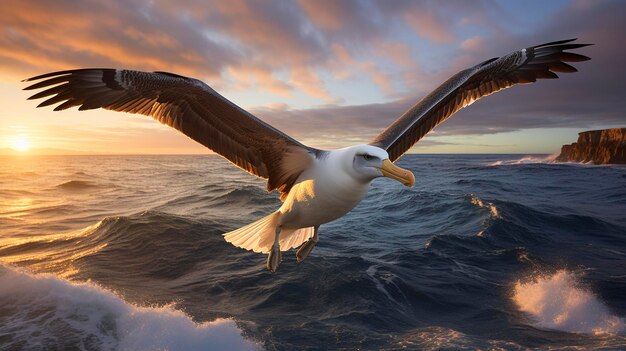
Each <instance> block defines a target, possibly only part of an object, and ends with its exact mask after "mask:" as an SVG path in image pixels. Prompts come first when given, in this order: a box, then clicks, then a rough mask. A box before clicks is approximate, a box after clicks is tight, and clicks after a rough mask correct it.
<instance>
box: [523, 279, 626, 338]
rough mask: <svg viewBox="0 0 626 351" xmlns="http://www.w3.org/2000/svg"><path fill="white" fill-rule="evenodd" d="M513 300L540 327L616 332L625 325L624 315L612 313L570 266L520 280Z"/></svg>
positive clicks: (577, 331)
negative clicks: (568, 268) (548, 273)
mask: <svg viewBox="0 0 626 351" xmlns="http://www.w3.org/2000/svg"><path fill="white" fill-rule="evenodd" d="M513 301H514V302H515V304H516V305H517V306H518V308H519V309H520V310H521V311H523V312H525V313H527V314H528V315H530V316H531V317H532V319H533V322H534V324H535V326H537V327H539V328H544V329H556V330H562V331H566V332H574V333H592V334H605V333H611V334H615V333H620V332H622V331H623V330H624V327H625V321H624V319H622V318H619V317H617V316H615V315H613V314H611V312H610V311H609V309H608V308H607V307H606V306H605V305H604V304H603V303H602V301H600V299H598V297H597V296H595V295H594V294H593V293H592V292H591V291H589V290H587V289H585V288H584V287H582V286H581V284H580V282H579V281H578V279H577V277H576V275H575V274H574V273H572V272H569V271H566V270H560V271H558V272H556V273H554V274H552V275H547V276H540V277H535V278H533V279H531V280H530V281H527V282H522V281H518V282H517V283H515V288H514V297H513Z"/></svg>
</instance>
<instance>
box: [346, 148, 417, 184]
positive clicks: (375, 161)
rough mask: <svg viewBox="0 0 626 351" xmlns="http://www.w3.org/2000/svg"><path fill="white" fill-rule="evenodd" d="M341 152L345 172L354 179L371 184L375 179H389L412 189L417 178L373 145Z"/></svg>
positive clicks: (385, 152)
mask: <svg viewBox="0 0 626 351" xmlns="http://www.w3.org/2000/svg"><path fill="white" fill-rule="evenodd" d="M337 151H339V154H338V156H339V157H340V158H341V164H342V165H343V168H344V170H345V171H346V173H348V174H349V175H350V176H352V177H353V178H354V179H356V180H358V181H361V182H371V181H372V180H374V179H375V178H379V177H388V178H391V179H394V180H397V181H399V182H400V183H402V184H404V185H406V186H409V187H412V186H413V185H414V184H415V176H413V173H412V172H411V171H409V170H407V169H404V168H401V167H398V166H396V165H395V164H393V162H391V161H390V160H389V154H388V153H387V151H385V150H383V149H381V148H379V147H376V146H372V145H367V144H363V145H356V146H351V147H348V148H345V149H341V150H337Z"/></svg>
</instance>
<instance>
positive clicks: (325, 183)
mask: <svg viewBox="0 0 626 351" xmlns="http://www.w3.org/2000/svg"><path fill="white" fill-rule="evenodd" d="M349 149H350V148H346V149H338V150H332V151H328V152H326V153H324V154H323V155H322V156H321V157H319V158H317V159H316V160H315V161H314V162H313V164H312V165H311V167H309V168H308V169H307V170H306V171H304V172H302V174H301V175H300V177H299V178H298V180H297V181H296V184H295V185H294V186H293V187H292V188H291V190H290V191H289V194H288V195H287V198H286V199H285V201H284V203H283V205H282V206H281V207H280V210H279V211H280V212H281V213H283V216H284V220H283V223H284V226H285V227H286V228H304V227H312V226H316V225H321V224H324V223H328V222H331V221H334V220H335V219H337V218H340V217H343V216H344V215H345V214H346V213H348V212H350V211H351V210H352V209H353V208H354V207H355V206H356V205H358V204H359V202H361V200H362V199H363V197H364V196H365V194H366V193H367V190H368V189H369V185H370V182H369V181H364V180H358V179H355V178H353V177H351V176H350V174H349V173H348V172H346V171H345V170H344V165H345V160H344V159H345V158H346V156H347V154H348V153H349ZM329 174H332V175H333V176H332V177H328V175H329Z"/></svg>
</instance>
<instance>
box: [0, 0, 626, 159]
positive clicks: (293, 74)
mask: <svg viewBox="0 0 626 351" xmlns="http://www.w3.org/2000/svg"><path fill="white" fill-rule="evenodd" d="M3 5H4V6H3V11H2V12H0V31H2V35H0V104H1V106H2V109H1V111H0V151H1V150H5V151H6V150H18V151H19V150H22V151H23V152H24V151H26V150H29V149H30V152H31V153H32V152H38V153H97V154H100V153H105V154H118V153H121V154H141V153H148V154H162V153H165V154H197V153H208V152H210V151H209V150H207V149H205V148H204V147H203V146H200V145H199V144H196V143H195V142H193V141H192V140H191V139H189V138H187V137H186V136H184V135H182V134H181V133H179V132H177V131H176V130H174V129H171V128H169V127H167V126H164V125H161V124H159V123H158V122H156V121H154V120H152V119H151V118H149V117H145V116H141V115H131V114H124V113H119V112H112V111H105V110H91V111H85V112H78V111H77V110H76V109H75V108H74V109H72V110H65V111H62V112H53V111H52V109H51V108H39V109H37V108H35V107H36V105H37V102H34V101H27V100H26V99H27V98H28V96H30V95H31V94H32V92H26V91H22V90H21V89H22V88H24V87H25V86H26V85H27V84H26V83H23V82H21V80H22V79H24V78H27V77H31V76H35V75H39V74H43V73H47V72H51V71H57V70H65V69H74V68H87V67H110V68H126V69H136V70H143V71H168V72H174V73H178V74H181V75H185V76H190V77H194V78H198V79H201V80H203V81H204V82H206V83H207V84H208V85H210V86H211V87H213V88H214V89H215V90H217V91H219V92H220V93H221V94H222V95H223V96H225V97H227V98H228V99H230V100H231V101H233V102H234V103H236V104H238V105H239V106H241V107H243V108H245V109H246V110H248V111H250V112H251V113H253V114H254V115H256V116H257V117H259V118H261V119H263V120H265V121H266V122H268V123H270V124H272V125H273V126H275V127H277V128H279V129H281V130H283V131H284V132H286V133H287V134H289V135H290V136H292V137H294V138H296V139H298V140H299V141H301V142H303V143H304V144H306V145H309V146H312V147H317V148H322V149H332V148H339V147H345V146H348V145H353V144H358V143H366V142H367V141H369V140H370V139H372V138H373V137H374V136H375V135H377V134H378V133H379V132H380V131H382V130H383V129H384V128H385V127H386V126H387V125H388V124H390V123H391V122H392V121H393V120H395V119H396V118H397V117H398V116H400V115H401V114H402V113H403V112H404V111H405V110H407V109H408V108H410V107H411V106H412V105H413V104H415V103H416V102H418V101H419V100H420V99H421V97H423V96H424V95H426V94H428V93H429V92H430V91H431V90H433V89H434V88H436V87H437V86H438V85H439V84H440V83H442V82H443V81H445V80H446V79H447V78H448V77H450V76H451V75H453V74H454V73H456V72H458V71H460V70H462V69H465V68H468V67H470V66H473V65H475V64H477V63H479V62H482V61H484V60H486V59H489V58H492V57H498V56H502V55H506V54H508V53H509V52H511V51H514V50H518V49H521V48H524V47H527V46H532V45H538V44H541V43H544V42H549V41H554V40H560V39H568V38H579V41H580V42H584V43H593V44H595V45H594V46H590V47H586V48H582V49H579V50H577V52H578V53H581V54H584V55H587V56H589V57H591V58H592V60H591V61H587V62H580V63H576V65H575V66H576V67H577V68H578V69H579V72H578V73H575V74H562V75H561V79H558V80H542V81H539V82H538V83H535V84H529V85H523V86H515V87H513V88H511V89H508V90H505V91H503V92H499V93H497V94H494V95H492V96H489V97H486V98H484V99H482V100H480V101H478V102H477V103H475V104H473V105H472V106H470V107H469V108H466V109H464V110H462V111H460V112H459V113H457V114H456V115H455V116H454V117H452V118H451V119H449V120H448V121H446V122H444V123H443V124H442V125H440V126H438V127H437V128H436V129H435V130H434V131H432V132H431V133H430V134H429V135H428V136H426V137H425V138H424V139H422V140H421V141H420V142H419V143H418V144H416V146H415V147H414V148H413V149H412V152H416V153H554V152H558V150H559V149H560V146H561V145H562V144H568V143H571V142H573V141H575V139H576V137H577V135H576V134H577V133H578V132H581V131H584V130H589V129H600V128H610V127H626V115H625V113H624V108H623V107H624V101H625V98H626V68H625V67H626V65H624V62H626V50H625V49H624V48H623V45H624V44H623V43H626V20H625V19H626V1H603V0H595V1H580V0H575V1H567V0H553V1H505V0H501V1H495V0H494V1H482V0H476V1H400V0H398V1H383V0H380V1H368V0H343V1H334V0H324V1H320V0H315V1H311V0H300V1H298V0H292V1H289V0H280V1H279V0H277V1H260V0H257V1H255V0H228V1H221V0H216V1H195V0H189V1H187V0H175V1H174V0H165V1H156V0H155V1H138V0H111V1H69V0H58V1H12V0H8V1H4V2H3ZM11 152H13V151H11Z"/></svg>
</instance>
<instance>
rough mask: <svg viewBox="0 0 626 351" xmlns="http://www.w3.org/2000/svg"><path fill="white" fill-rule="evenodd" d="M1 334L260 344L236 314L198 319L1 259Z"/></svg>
mask: <svg viewBox="0 0 626 351" xmlns="http://www.w3.org/2000/svg"><path fill="white" fill-rule="evenodd" d="M0 306H3V307H1V308H0V309H1V310H2V311H3V313H2V315H3V320H4V322H3V323H0V335H1V336H2V340H3V345H4V346H6V347H8V348H9V349H14V348H15V349H38V348H41V347H44V348H45V347H46V346H50V345H54V346H55V348H56V347H59V348H61V349H63V348H66V347H67V348H75V347H76V346H78V345H80V346H81V347H80V348H81V349H98V350H255V349H260V347H258V346H257V345H255V344H254V343H252V342H250V341H248V340H245V339H243V338H242V336H241V332H240V330H239V329H238V328H237V327H236V325H235V323H234V322H233V321H232V320H227V319H219V320H215V321H213V322H205V323H195V322H193V321H192V320H191V319H190V318H189V317H188V316H187V315H185V314H184V313H183V312H181V311H179V310H176V309H174V308H172V307H171V306H164V307H137V306H133V305H130V304H128V303H126V302H125V301H123V300H122V299H120V298H119V297H118V296H116V295H115V294H114V293H112V292H110V291H107V290H104V289H102V288H100V287H98V286H96V285H94V284H91V283H71V282H68V281H65V280H61V279H58V278H56V277H55V276H53V275H48V274H40V275H31V274H28V273H25V272H20V271H17V270H14V269H12V268H9V267H7V266H2V265H0Z"/></svg>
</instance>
